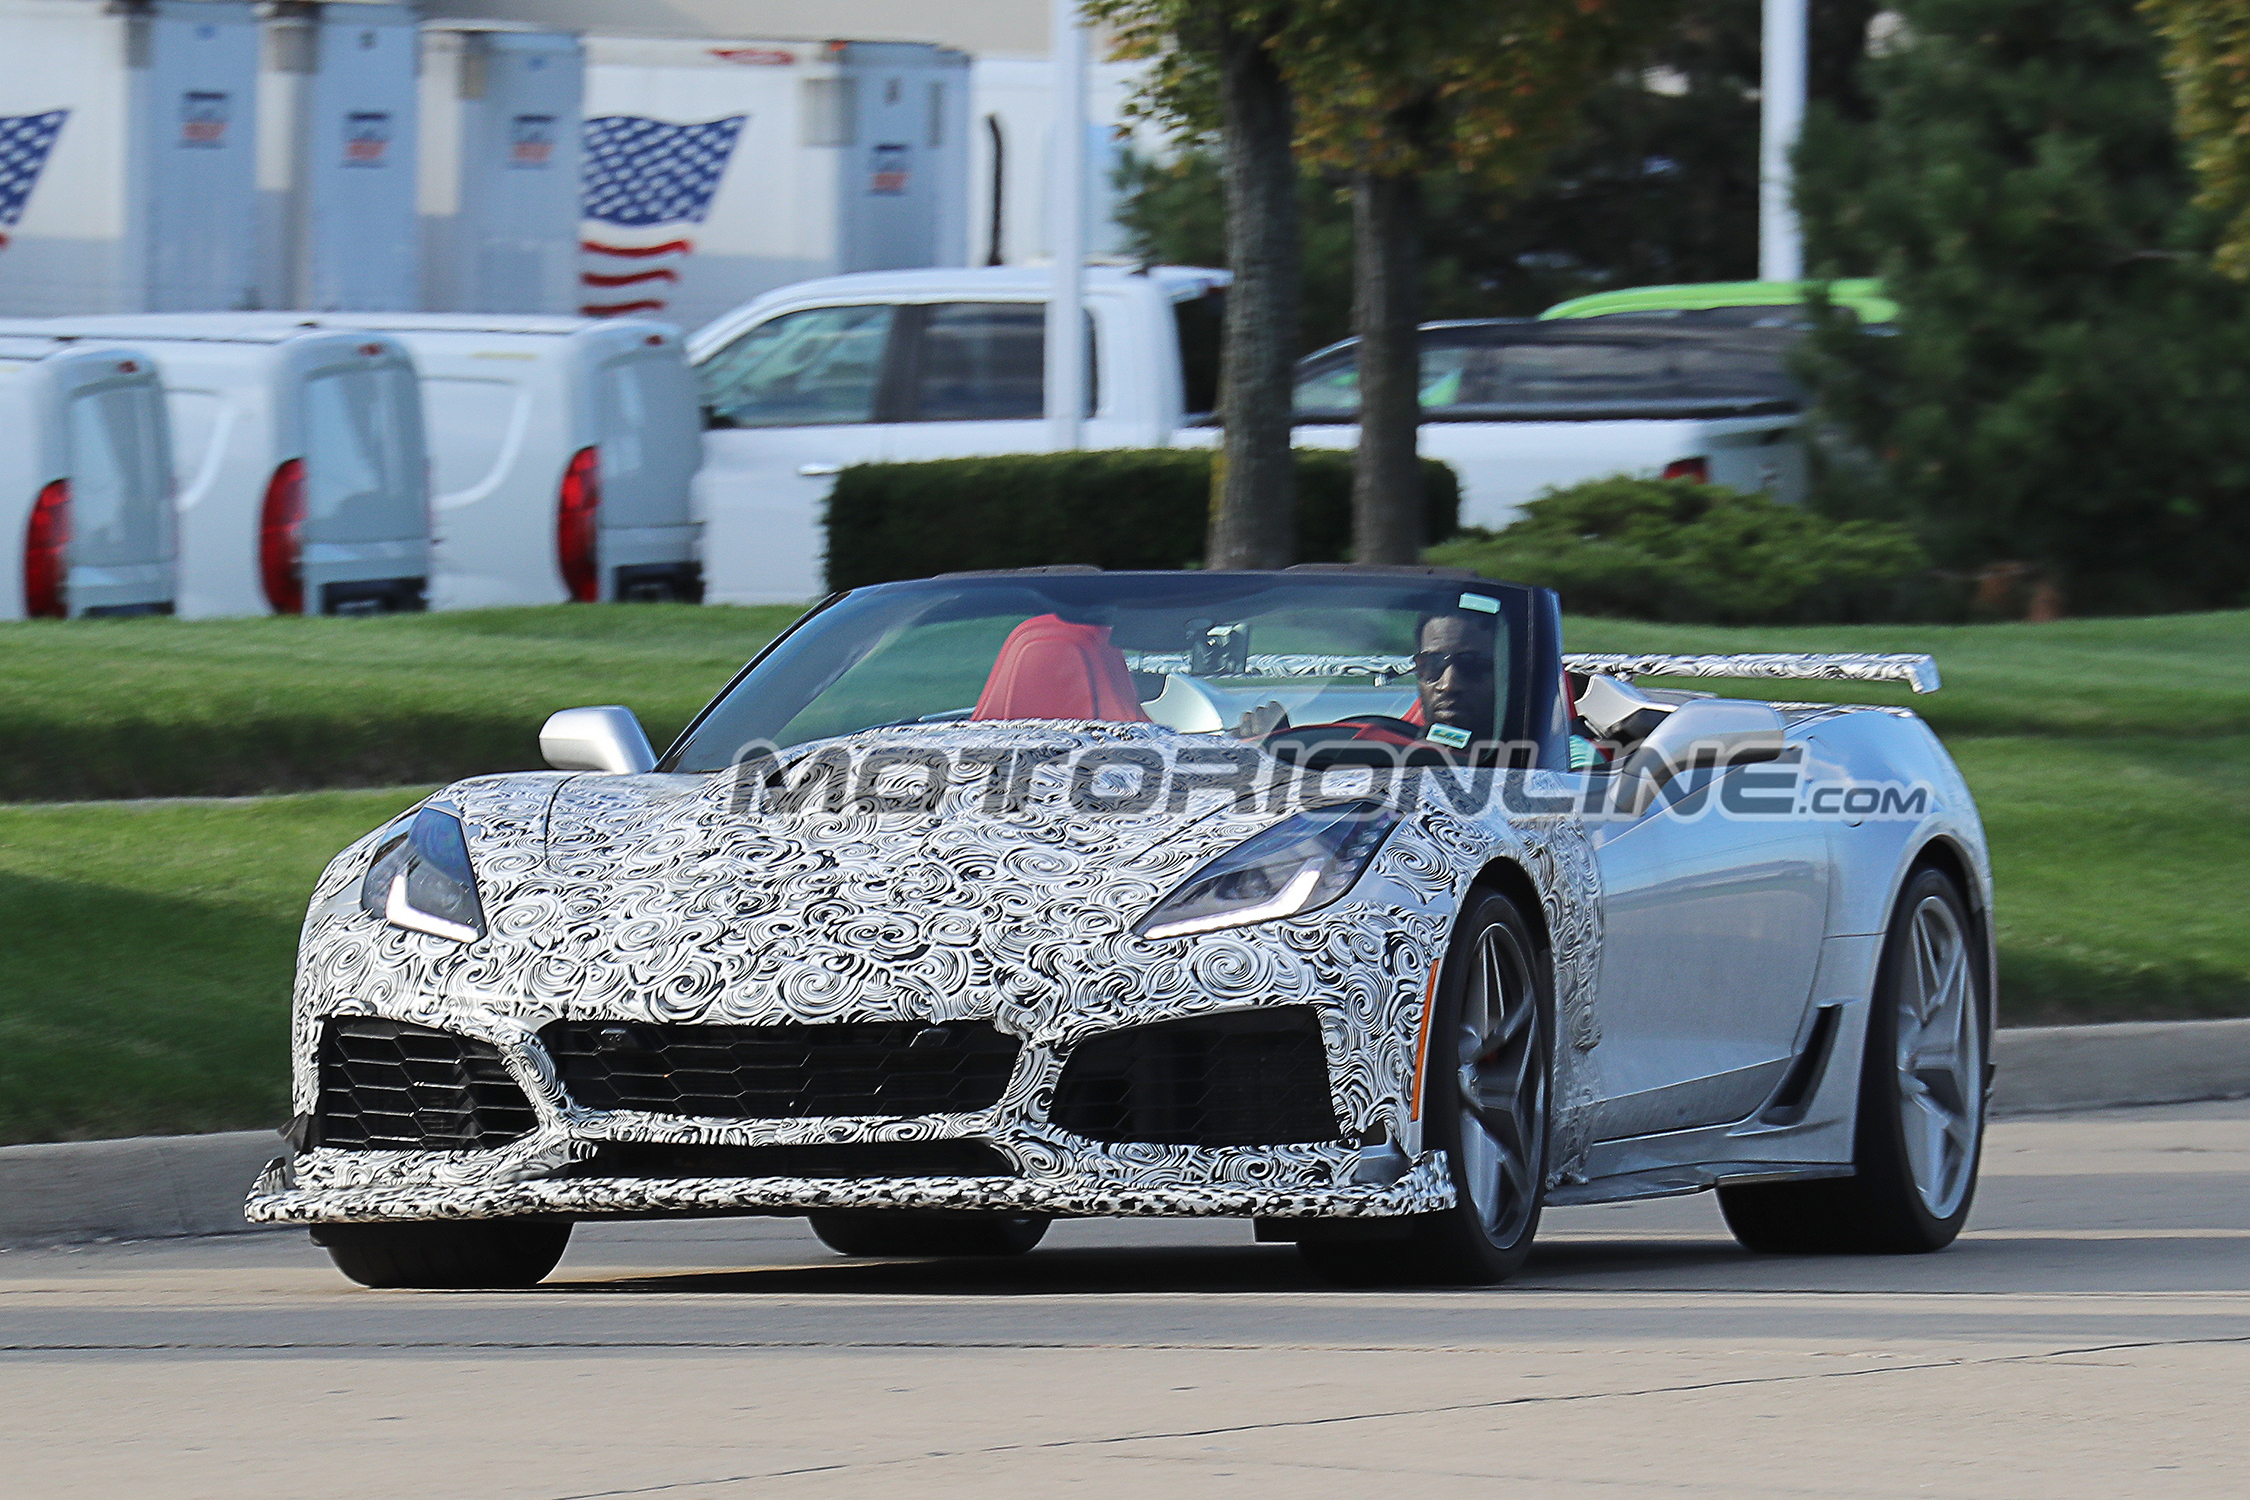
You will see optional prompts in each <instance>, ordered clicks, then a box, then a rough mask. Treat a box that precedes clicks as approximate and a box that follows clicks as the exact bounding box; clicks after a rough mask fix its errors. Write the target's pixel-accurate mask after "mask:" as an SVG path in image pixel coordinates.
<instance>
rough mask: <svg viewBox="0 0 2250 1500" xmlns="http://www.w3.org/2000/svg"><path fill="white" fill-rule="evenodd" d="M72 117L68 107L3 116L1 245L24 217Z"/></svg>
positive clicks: (0, 131)
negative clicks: (50, 155) (66, 123)
mask: <svg viewBox="0 0 2250 1500" xmlns="http://www.w3.org/2000/svg"><path fill="white" fill-rule="evenodd" d="M69 118H70V111H69V110H67V109H55V110H49V111H48V112H47V113H46V114H43V115H12V116H6V117H0V245H5V244H7V243H8V234H7V231H8V230H10V229H13V228H15V225H16V220H18V219H20V218H22V217H23V206H24V204H25V203H27V202H29V201H30V199H31V190H32V189H33V188H34V187H36V186H37V185H38V183H39V172H40V169H41V168H43V167H45V166H46V165H47V153H48V152H50V151H52V150H54V149H55V137H56V136H58V135H61V134H62V128H63V121H65V120H67V119H69Z"/></svg>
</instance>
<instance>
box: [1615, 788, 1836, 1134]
mask: <svg viewBox="0 0 2250 1500" xmlns="http://www.w3.org/2000/svg"><path fill="white" fill-rule="evenodd" d="M1777 769H1778V768H1777V767H1773V766H1744V767H1738V768H1736V769H1734V770H1732V771H1729V772H1726V773H1723V775H1718V776H1714V775H1713V774H1712V773H1709V772H1703V773H1690V775H1689V776H1687V777H1683V778H1682V780H1681V781H1680V782H1678V783H1675V784H1674V787H1673V788H1672V792H1671V795H1668V796H1663V797H1659V798H1658V799H1657V801H1656V802H1655V803H1654V804H1652V805H1651V806H1650V808H1649V809H1648V810H1647V811H1646V812H1644V813H1643V814H1642V815H1641V816H1639V817H1637V818H1622V817H1616V816H1612V817H1610V818H1607V819H1597V820H1596V821H1595V824H1594V828H1593V832H1594V839H1595V849H1596V859H1597V860H1598V862H1599V864H1600V867H1601V878H1602V892H1603V932H1602V959H1601V980H1600V986H1599V995H1600V1007H1601V1012H1600V1013H1601V1030H1602V1036H1601V1042H1600V1045H1599V1046H1598V1048H1597V1049H1596V1052H1595V1062H1596V1065H1597V1072H1598V1077H1599V1081H1598V1083H1597V1102H1596V1108H1595V1133H1596V1138H1597V1139H1604V1140H1615V1139H1619V1138H1622V1137H1625V1136H1634V1135H1646V1134H1651V1133H1654V1132H1657V1131H1664V1130H1681V1129H1688V1128H1691V1127H1694V1126H1698V1125H1713V1124H1719V1123H1722V1122H1726V1121H1731V1120H1737V1119H1740V1118H1742V1117H1743V1116H1745V1115H1747V1114H1748V1113H1749V1112H1750V1111H1751V1110H1753V1109H1755V1108H1757V1106H1758V1105H1759V1103H1760V1102H1761V1101H1763V1100H1764V1099H1765V1097H1766V1096H1767V1095H1768V1094H1769V1093H1770V1092H1771V1091H1772V1090H1773V1088H1774V1086H1775V1085H1776V1084H1777V1083H1778V1082H1779V1081H1780V1078H1781V1075H1782V1073H1783V1072H1784V1071H1786V1069H1787V1066H1788V1059H1789V1055H1790V1048H1791V1046H1792V1045H1793V1043H1794V1041H1795V1038H1796V1035H1797V1032H1798V1027H1799V1023H1800V1022H1801V1020H1802V1019H1803V1016H1804V1012H1805V1007H1806V1005H1807V1004H1808V1003H1809V1002H1810V1000H1811V996H1812V987H1813V981H1814V975H1815V971H1816V969H1817V968H1818V965H1819V959H1820V948H1821V940H1822V938H1823V936H1824V935H1825V931H1826V927H1827V915H1828V886H1829V879H1830V874H1829V871H1830V856H1829V847H1828V840H1827V835H1826V832H1825V830H1824V829H1823V827H1822V824H1821V821H1820V820H1819V819H1815V818H1809V817H1799V816H1793V815H1789V814H1778V815H1769V816H1742V815H1740V814H1739V813H1730V812H1729V811H1727V810H1726V807H1725V801H1726V800H1728V799H1724V798H1722V795H1721V794H1722V792H1723V791H1724V790H1725V783H1726V781H1727V780H1729V779H1731V778H1741V777H1745V776H1751V775H1762V776H1764V777H1768V778H1770V777H1771V776H1772V774H1773V773H1774V771H1775V770H1777ZM1743 785H1744V783H1740V782H1737V783H1736V788H1737V795H1736V796H1735V797H1734V798H1733V799H1731V800H1733V801H1735V802H1736V803H1737V805H1742V804H1747V803H1749V802H1753V801H1758V800H1765V801H1766V802H1767V803H1768V805H1770V804H1771V800H1772V798H1773V793H1772V792H1771V791H1761V792H1758V793H1757V794H1755V795H1754V796H1744V795H1741V792H1740V788H1741V787H1742V786H1743ZM1782 800H1783V801H1790V800H1791V799H1789V798H1787V797H1784V798H1783V799H1782Z"/></svg>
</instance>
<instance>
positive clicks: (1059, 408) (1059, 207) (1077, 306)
mask: <svg viewBox="0 0 2250 1500" xmlns="http://www.w3.org/2000/svg"><path fill="white" fill-rule="evenodd" d="M1052 3H1053V5H1054V41H1053V47H1052V51H1053V57H1052V59H1051V61H1052V65H1053V68H1054V97H1055V109H1054V122H1055V127H1054V135H1053V137H1052V139H1053V141H1054V152H1053V155H1052V158H1051V159H1052V162H1053V169H1054V180H1053V181H1052V182H1050V183H1049V184H1048V185H1047V244H1048V247H1049V249H1050V250H1051V251H1052V252H1053V254H1054V266H1053V270H1052V273H1051V278H1050V280H1049V283H1048V291H1047V446H1048V447H1049V448H1052V449H1055V450H1057V451H1058V452H1059V451H1062V450H1065V449H1071V448H1076V447H1077V446H1078V445H1079V442H1080V439H1081V437H1082V435H1083V434H1082V428H1083V425H1084V419H1085V410H1086V328H1085V313H1084V312H1083V311H1082V309H1083V308H1084V307H1085V305H1086V28H1085V26H1084V25H1083V24H1082V23H1081V22H1080V20H1079V16H1078V4H1079V0H1052Z"/></svg>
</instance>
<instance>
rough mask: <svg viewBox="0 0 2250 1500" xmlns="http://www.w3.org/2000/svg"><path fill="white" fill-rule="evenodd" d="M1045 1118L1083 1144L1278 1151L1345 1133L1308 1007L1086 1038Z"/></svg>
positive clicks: (1316, 1026) (1067, 1065)
mask: <svg viewBox="0 0 2250 1500" xmlns="http://www.w3.org/2000/svg"><path fill="white" fill-rule="evenodd" d="M1047 1117H1048V1119H1049V1120H1050V1121H1052V1122H1053V1123H1054V1124H1056V1125H1059V1126H1061V1127H1062V1128H1063V1129H1065V1130H1068V1131H1070V1132H1072V1133H1073V1134H1076V1135H1082V1136H1085V1137H1086V1138H1087V1139H1089V1140H1096V1141H1115V1142H1127V1141H1136V1142H1148V1143H1153V1144H1156V1145H1166V1146H1277V1145H1286V1144H1290V1143H1293V1142H1304V1141H1334V1140H1340V1139H1341V1138H1342V1137H1343V1131H1342V1130H1341V1129H1340V1128H1339V1127H1338V1126H1337V1124H1336V1109H1335V1105H1334V1104H1333V1103H1332V1102H1331V1100H1330V1098H1329V1092H1328V1051H1327V1048H1326V1047H1325V1046H1324V1045H1322V1042H1321V1039H1320V1018H1319V1017H1318V1016H1317V1015H1316V1014H1314V1012H1313V1008H1312V1007H1311V1006H1309V1005H1289V1006H1277V1007H1274V1008H1272V1009H1268V1010H1245V1011H1228V1012H1225V1013H1223V1014H1220V1015H1215V1016H1197V1017H1193V1018H1191V1019H1189V1020H1184V1021H1161V1022H1158V1023H1156V1024H1155V1025H1152V1026H1134V1027H1131V1028H1129V1029H1127V1030H1123V1031H1110V1032H1103V1033H1100V1034H1098V1035H1095V1036H1090V1037H1088V1038H1086V1040H1084V1041H1082V1042H1080V1043H1079V1044H1078V1045H1077V1046H1075V1047H1073V1048H1072V1049H1071V1052H1070V1056H1069V1058H1068V1060H1067V1061H1066V1062H1065V1063H1064V1065H1063V1072H1062V1080H1061V1082H1059V1083H1058V1084H1057V1085H1056V1086H1055V1102H1054V1105H1053V1107H1052V1108H1051V1109H1050V1110H1049V1112H1048V1116H1047Z"/></svg>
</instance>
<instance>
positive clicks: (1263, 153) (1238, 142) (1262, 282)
mask: <svg viewBox="0 0 2250 1500" xmlns="http://www.w3.org/2000/svg"><path fill="white" fill-rule="evenodd" d="M1261 40H1262V38H1261V36H1260V34H1259V33H1258V32H1256V31H1252V30H1250V29H1247V28H1244V27H1240V26H1229V27H1228V28H1227V29H1226V32H1225V35H1224V36H1223V37H1222V39H1221V41H1220V45H1219V60H1220V76H1219V108H1220V131H1221V136H1222V139H1223V152H1222V172H1221V182H1222V184H1223V185H1224V187H1225V190H1226V213H1227V265H1228V268H1229V269H1230V270H1232V271H1233V272H1234V283H1233V285H1232V286H1230V287H1228V289H1227V320H1226V348H1225V350H1224V353H1223V355H1222V359H1221V364H1220V371H1219V380H1220V394H1219V413H1220V417H1221V419H1222V420H1223V421H1224V422H1225V424H1226V447H1225V451H1224V452H1223V453H1222V454H1221V455H1220V461H1219V464H1218V466H1217V469H1216V472H1215V473H1214V475H1213V479H1212V490H1213V499H1214V501H1215V503H1214V504H1213V506H1212V509H1211V535H1210V542H1209V546H1208V548H1207V551H1206V554H1205V558H1204V565H1205V566H1206V567H1212V568H1283V567H1287V566H1288V565H1289V564H1290V563H1291V562H1292V561H1293V560H1294V559H1295V555H1296V545H1297V476H1296V468H1295V464H1294V461H1293V460H1292V458H1291V457H1290V453H1289V418H1290V395H1291V389H1290V388H1291V384H1292V381H1291V376H1292V374H1293V372H1294V365H1295V355H1296V343H1297V312H1298V308H1297V296H1298V242H1297V164H1296V159H1295V157H1294V155H1293V154H1292V152H1291V149H1290V147H1291V138H1292V137H1293V135H1294V134H1295V127H1296V120H1295V112H1294V110H1293V108H1292V107H1291V102H1290V97H1289V85H1288V84H1287V83H1286V82H1285V81H1284V80H1283V79H1282V76H1281V70H1280V69H1279V68H1278V67H1276V66H1275V65H1274V59H1273V54H1272V53H1271V52H1269V51H1267V50H1266V48H1265V47H1263V46H1262V45H1260V42H1261Z"/></svg>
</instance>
